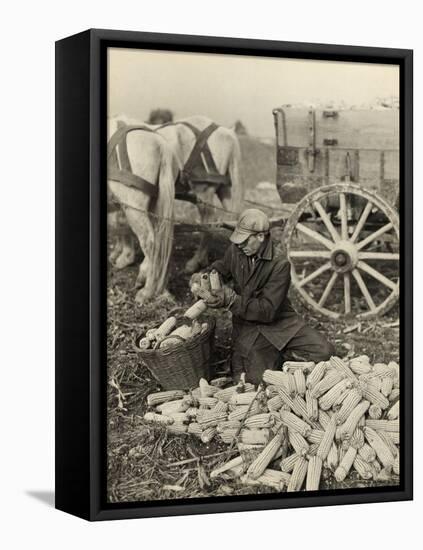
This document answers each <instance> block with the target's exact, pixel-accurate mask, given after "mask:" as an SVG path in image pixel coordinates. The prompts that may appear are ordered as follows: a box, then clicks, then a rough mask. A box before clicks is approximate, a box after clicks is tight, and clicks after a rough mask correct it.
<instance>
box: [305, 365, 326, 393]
mask: <svg viewBox="0 0 423 550" xmlns="http://www.w3.org/2000/svg"><path fill="white" fill-rule="evenodd" d="M326 367H327V363H326V362H325V361H321V362H320V363H317V365H316V366H315V367H314V368H313V369H312V370H311V372H310V374H309V375H308V376H307V379H306V386H307V388H309V389H312V388H314V386H315V385H316V384H317V383H318V382H320V380H321V379H322V378H323V376H324V374H325V371H326Z"/></svg>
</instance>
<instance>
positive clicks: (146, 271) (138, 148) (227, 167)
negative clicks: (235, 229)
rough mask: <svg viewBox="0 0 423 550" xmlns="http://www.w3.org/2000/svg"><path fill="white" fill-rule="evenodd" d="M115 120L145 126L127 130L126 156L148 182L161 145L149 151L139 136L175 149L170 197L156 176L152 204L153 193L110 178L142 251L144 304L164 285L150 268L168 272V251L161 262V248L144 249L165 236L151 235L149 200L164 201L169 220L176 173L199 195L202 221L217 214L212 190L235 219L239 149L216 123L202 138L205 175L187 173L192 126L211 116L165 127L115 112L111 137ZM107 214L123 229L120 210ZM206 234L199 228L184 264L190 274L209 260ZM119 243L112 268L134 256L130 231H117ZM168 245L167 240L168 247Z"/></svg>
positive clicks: (141, 295) (203, 126) (169, 235)
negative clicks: (191, 253)
mask: <svg viewBox="0 0 423 550" xmlns="http://www.w3.org/2000/svg"><path fill="white" fill-rule="evenodd" d="M118 121H121V122H123V123H124V124H126V125H131V126H133V127H140V128H141V127H143V128H145V130H134V131H132V132H130V133H128V134H127V150H128V157H129V161H130V164H131V168H132V172H133V173H134V174H135V175H138V176H141V177H143V178H144V179H147V180H148V181H150V182H151V181H152V180H153V181H154V174H153V173H151V172H150V173H147V166H148V165H154V166H156V169H157V167H158V165H159V164H160V160H159V157H158V155H159V149H154V151H153V149H151V148H150V149H149V150H147V149H146V147H145V144H144V143H141V142H140V140H143V141H151V142H153V141H154V143H160V146H161V148H162V149H165V150H166V151H167V153H169V152H171V153H172V154H173V155H172V161H173V162H172V163H171V166H172V169H171V173H172V175H173V187H172V189H173V196H172V199H170V197H169V194H170V192H171V191H170V188H169V182H168V181H167V180H166V185H167V186H168V187H167V188H166V191H165V192H166V198H164V196H163V194H162V189H161V185H162V183H161V180H159V181H158V189H159V192H158V197H159V200H158V201H157V204H156V203H155V201H153V202H152V203H151V198H150V197H149V196H148V194H147V193H146V192H144V191H141V190H139V189H134V188H133V187H132V188H131V187H129V188H127V189H124V187H125V186H122V184H116V183H115V182H113V181H112V180H109V189H110V191H111V192H112V194H113V196H114V197H115V198H116V199H117V201H118V202H119V203H120V204H121V205H122V207H123V210H124V212H125V214H126V218H127V220H128V223H129V226H130V227H131V229H132V230H133V232H134V233H135V235H136V236H137V237H138V240H139V242H140V245H141V248H142V250H143V252H144V260H143V262H142V264H141V266H140V270H139V275H138V278H137V285H138V286H144V288H143V289H142V290H141V291H139V292H138V293H137V296H136V300H137V301H138V302H139V303H143V302H145V301H147V300H149V299H150V298H152V297H153V296H155V295H157V294H158V293H160V292H162V291H163V290H164V288H163V287H162V286H160V285H157V280H155V275H152V273H153V271H154V272H155V273H156V275H157V274H158V273H164V272H167V267H168V261H169V258H168V257H167V253H166V254H165V257H167V259H166V263H163V262H162V261H161V256H162V253H161V252H160V253H159V252H157V251H156V252H155V254H154V253H151V252H150V253H149V251H147V254H146V251H145V242H151V243H153V244H152V248H151V249H152V250H153V251H154V250H156V248H158V247H160V246H163V243H160V242H159V241H161V240H162V239H163V236H162V237H161V238H160V239H159V238H158V236H157V235H153V233H154V232H155V231H157V223H158V222H157V220H158V219H159V216H160V214H159V213H158V212H151V213H150V208H151V204H153V205H155V206H156V208H157V206H158V203H159V202H163V201H168V204H167V207H168V208H167V211H168V218H169V220H171V219H173V208H174V199H175V182H176V179H177V178H178V176H179V178H181V176H182V177H185V182H186V183H188V185H189V189H190V191H191V193H193V194H195V196H196V198H197V200H198V209H199V212H200V217H201V223H207V222H209V221H212V220H215V219H216V218H217V216H216V210H215V208H214V207H213V206H211V205H212V204H213V201H214V197H215V196H216V195H217V196H218V198H219V199H220V202H221V204H222V208H223V209H224V210H226V211H228V212H231V218H236V217H237V214H238V213H239V211H240V209H241V206H242V201H243V186H242V182H241V174H240V164H241V154H240V147H239V142H238V139H237V137H236V134H235V133H234V132H233V130H230V129H228V128H224V127H221V126H218V127H216V128H215V129H214V131H212V132H211V133H210V135H209V136H208V138H207V140H206V141H207V147H208V150H209V152H210V154H211V157H212V158H210V156H209V157H208V159H207V158H205V156H203V155H202V156H201V159H202V167H201V169H202V170H203V171H204V174H205V177H204V180H203V179H202V176H201V175H200V177H194V176H192V174H190V173H189V174H187V173H186V172H185V171H184V169H185V168H187V161H188V164H189V159H190V155H191V152H192V151H193V148H194V146H195V145H196V143H197V136H196V135H195V133H194V131H193V129H194V130H196V131H197V134H198V133H201V132H203V131H204V130H206V129H207V128H209V127H210V125H211V124H212V121H211V120H210V119H209V118H207V117H204V116H193V117H188V118H186V119H182V120H179V121H177V122H175V123H171V124H167V125H164V126H153V125H146V124H143V123H139V122H136V121H133V120H129V119H127V118H124V117H115V118H114V119H111V120H110V121H109V136H112V135H113V133H114V131H116V129H117V127H118V126H119V122H118ZM147 129H151V130H154V133H152V132H149V131H146V130H147ZM141 136H142V137H141ZM147 136H148V137H147ZM153 136H156V138H157V140H158V141H156V140H154V139H153ZM137 141H138V142H137ZM135 142H137V143H135ZM159 156H160V155H159ZM152 157H154V158H152ZM210 161H211V163H212V164H213V163H214V167H210V166H208V165H209V164H210ZM211 168H213V169H211ZM210 169H211V173H210V174H209V173H208V171H209V170H210ZM213 172H217V173H213ZM225 176H226V178H227V180H226V183H223V184H219V179H220V181H224V178H225ZM213 177H215V182H213ZM216 178H217V179H216ZM216 182H217V183H216ZM229 182H230V184H229ZM182 198H183V197H182ZM160 199H161V201H160ZM141 203H142V204H143V208H144V210H147V212H146V213H144V212H142V211H140V210H141V209H140V208H139V205H140V204H141ZM131 207H133V208H131ZM128 214H129V215H128ZM154 215H156V222H155V221H154V219H153V218H154ZM113 217H114V218H113ZM110 218H111V219H112V221H114V222H115V225H117V226H119V227H120V228H121V229H122V228H123V226H124V224H123V223H118V222H119V221H120V222H122V216H121V214H119V213H115V214H113V215H112V216H111V217H110ZM170 225H172V222H171V221H169V223H168V224H167V226H166V227H167V230H166V235H167V238H168V239H169V240H171V239H172V235H173V233H172V229H171V228H170V227H169V226H170ZM208 237H209V235H208V233H207V232H202V238H201V240H200V244H199V246H198V248H197V250H196V252H195V254H194V256H193V258H191V259H190V260H189V261H188V262H187V264H186V266H185V270H186V272H187V273H193V272H194V271H197V270H198V269H199V268H201V267H204V266H206V265H207V264H208V246H207V244H208V243H207V241H208ZM117 243H118V244H117V246H116V247H115V249H114V251H113V252H112V255H111V260H112V261H114V262H115V265H116V267H118V268H123V267H126V266H127V265H129V264H131V263H133V261H134V258H135V249H134V241H133V237H132V236H131V235H130V234H128V233H126V234H125V231H124V230H122V231H121V233H120V236H118V239H117ZM154 243H156V244H154ZM170 246H171V245H170V244H169V247H170ZM151 262H155V263H156V265H155V266H154V267H153V266H151V265H150V264H151Z"/></svg>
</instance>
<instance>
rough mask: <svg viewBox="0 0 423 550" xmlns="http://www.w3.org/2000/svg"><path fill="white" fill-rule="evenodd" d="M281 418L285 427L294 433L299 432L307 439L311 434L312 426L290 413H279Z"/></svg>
mask: <svg viewBox="0 0 423 550" xmlns="http://www.w3.org/2000/svg"><path fill="white" fill-rule="evenodd" d="M279 417H280V419H281V420H282V423H283V424H285V426H287V427H288V428H289V429H291V430H293V431H294V432H299V433H300V434H301V435H302V436H304V437H307V435H308V434H309V433H310V432H311V426H310V425H309V424H307V423H306V422H304V420H301V418H298V416H296V415H295V414H293V413H291V412H289V411H279Z"/></svg>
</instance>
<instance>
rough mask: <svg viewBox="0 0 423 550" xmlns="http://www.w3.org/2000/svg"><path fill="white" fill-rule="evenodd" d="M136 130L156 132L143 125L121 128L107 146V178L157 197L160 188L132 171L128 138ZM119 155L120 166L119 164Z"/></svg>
mask: <svg viewBox="0 0 423 550" xmlns="http://www.w3.org/2000/svg"><path fill="white" fill-rule="evenodd" d="M135 130H142V131H145V132H151V133H155V132H154V130H152V129H151V128H149V127H148V126H143V125H139V126H122V127H121V128H119V129H118V130H117V131H116V132H115V133H114V134H113V136H112V137H111V138H110V140H109V142H108V144H107V160H108V171H107V177H108V179H111V180H113V181H118V182H119V183H123V184H124V185H127V186H128V187H135V188H136V189H139V190H140V191H143V192H144V193H146V194H147V195H148V196H150V197H157V196H158V193H159V190H158V186H157V185H154V184H152V183H150V182H149V181H147V180H145V179H144V178H142V177H141V176H138V175H136V174H134V173H133V171H132V167H131V162H130V160H129V156H128V148H127V145H126V137H127V135H128V133H129V132H132V131H135ZM118 153H119V160H120V166H119V162H118Z"/></svg>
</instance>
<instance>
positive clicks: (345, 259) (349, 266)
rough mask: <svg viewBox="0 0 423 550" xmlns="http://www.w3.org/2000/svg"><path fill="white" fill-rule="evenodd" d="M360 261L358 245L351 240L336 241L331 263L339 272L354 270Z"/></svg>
mask: <svg viewBox="0 0 423 550" xmlns="http://www.w3.org/2000/svg"><path fill="white" fill-rule="evenodd" d="M357 262H358V254H357V247H356V246H355V245H354V244H353V243H351V242H350V241H339V242H337V243H336V245H335V247H334V249H333V250H332V254H331V263H332V267H333V269H334V271H336V272H337V273H346V272H347V271H352V270H353V269H354V268H355V266H356V265H357Z"/></svg>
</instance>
